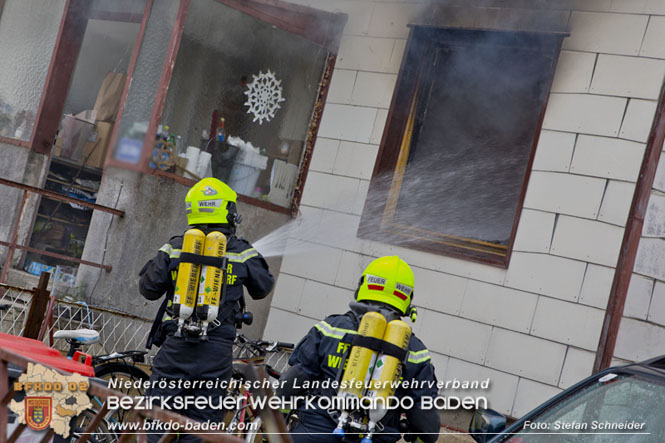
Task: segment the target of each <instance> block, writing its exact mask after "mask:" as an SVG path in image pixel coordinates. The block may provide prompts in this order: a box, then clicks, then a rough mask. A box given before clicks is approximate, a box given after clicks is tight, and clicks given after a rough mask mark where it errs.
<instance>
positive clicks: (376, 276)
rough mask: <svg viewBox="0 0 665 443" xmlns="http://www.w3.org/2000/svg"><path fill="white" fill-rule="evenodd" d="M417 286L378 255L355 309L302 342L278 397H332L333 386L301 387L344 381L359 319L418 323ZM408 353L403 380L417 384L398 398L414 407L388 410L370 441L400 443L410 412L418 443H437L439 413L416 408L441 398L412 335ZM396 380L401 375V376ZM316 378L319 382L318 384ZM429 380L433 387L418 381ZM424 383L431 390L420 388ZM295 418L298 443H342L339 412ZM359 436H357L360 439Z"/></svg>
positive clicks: (399, 263) (397, 263) (408, 273)
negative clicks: (376, 315)
mask: <svg viewBox="0 0 665 443" xmlns="http://www.w3.org/2000/svg"><path fill="white" fill-rule="evenodd" d="M413 286H414V277H413V271H412V270H411V268H410V267H409V265H408V264H406V262H404V261H403V260H402V259H400V258H399V257H397V256H391V257H380V258H377V259H376V260H374V261H373V262H372V263H370V264H369V266H367V268H366V269H365V271H364V272H363V274H362V277H361V278H360V282H359V284H358V289H357V290H356V292H355V300H354V301H352V302H351V303H350V305H349V306H350V308H351V309H350V310H349V311H348V312H347V313H346V314H342V315H331V316H328V317H326V318H325V319H324V320H323V321H321V322H319V323H318V324H316V325H315V326H314V327H313V328H311V329H310V330H309V332H308V333H307V335H306V336H305V337H304V338H303V339H302V340H301V341H300V342H299V343H298V345H297V346H296V348H295V350H294V352H293V354H292V356H291V358H290V359H289V365H290V368H289V369H288V370H287V371H286V372H285V373H284V374H283V375H282V377H281V378H280V381H282V383H283V384H282V386H281V388H280V389H278V390H277V394H278V395H280V396H283V397H285V398H289V397H293V396H301V395H305V394H307V395H315V396H328V397H333V396H336V395H338V392H337V389H334V388H332V387H331V388H317V389H314V390H313V391H312V390H310V391H309V392H305V391H304V390H303V389H302V386H303V385H313V386H327V383H324V382H325V381H330V380H340V377H339V376H340V374H341V373H342V372H343V371H344V368H343V365H344V360H345V358H348V356H349V348H350V347H351V343H352V340H353V338H354V336H356V335H357V334H358V333H357V331H358V326H359V324H360V322H361V318H362V317H363V316H364V315H365V314H366V313H368V312H378V313H380V314H382V316H383V317H385V319H386V320H387V321H388V322H390V321H391V320H396V319H399V318H400V317H403V316H411V318H412V320H415V308H413V307H412V306H411V301H412V299H413ZM384 324H385V323H384ZM406 351H407V352H406V354H405V355H406V357H405V360H406V361H405V363H404V364H403V365H402V368H401V371H402V372H401V377H402V380H403V381H417V382H418V387H417V388H409V389H405V388H403V387H401V384H400V387H399V388H398V389H397V391H396V392H395V393H394V395H395V396H397V397H399V398H403V397H404V396H410V397H411V398H412V399H413V400H414V403H415V406H414V408H412V409H409V410H405V411H402V410H399V409H397V410H392V411H389V412H388V413H387V414H386V415H385V416H384V417H383V418H382V419H381V423H382V424H383V426H384V428H383V431H381V432H378V433H376V434H375V435H374V436H373V437H372V438H373V440H372V441H376V442H395V441H398V440H399V439H400V435H399V433H400V426H399V422H400V415H401V413H405V414H406V417H407V420H408V426H409V432H410V433H413V434H415V435H416V436H417V438H419V439H420V441H424V442H434V441H436V440H437V438H438V432H439V428H440V418H439V414H438V411H437V410H435V409H427V410H421V409H419V408H418V405H419V404H420V401H419V399H420V398H421V397H424V396H436V394H437V390H436V376H435V373H434V366H433V365H432V363H431V359H430V356H429V352H428V350H427V348H426V347H425V345H424V344H423V343H422V342H421V341H420V340H419V339H418V338H416V337H415V336H414V335H411V336H410V339H408V347H407V349H406ZM397 376H398V377H399V374H397ZM316 380H318V381H320V383H315V382H314V381H316ZM428 381H431V382H433V383H432V384H429V383H420V382H428ZM410 384H411V385H414V383H410ZM423 384H424V385H425V386H427V387H422V385H423ZM404 385H406V384H404ZM430 386H431V387H430ZM340 389H341V388H340ZM314 404H318V402H314ZM297 415H298V418H299V421H298V424H297V425H296V426H295V427H294V428H293V429H292V431H291V432H292V434H293V435H292V437H293V441H294V442H296V443H299V442H340V441H341V437H340V433H339V432H336V431H338V430H339V423H340V419H339V417H340V411H327V410H322V409H318V408H315V409H305V408H304V407H300V409H298V411H297ZM336 427H337V429H336ZM334 434H337V435H334ZM353 438H354V437H353V436H352V435H349V433H347V434H346V436H345V441H353ZM358 438H359V436H358V435H357V434H356V439H358Z"/></svg>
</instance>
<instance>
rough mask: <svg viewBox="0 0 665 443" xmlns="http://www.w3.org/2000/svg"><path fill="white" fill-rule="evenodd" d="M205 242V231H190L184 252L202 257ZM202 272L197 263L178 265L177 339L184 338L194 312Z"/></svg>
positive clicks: (183, 244) (175, 295)
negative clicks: (184, 330)
mask: <svg viewBox="0 0 665 443" xmlns="http://www.w3.org/2000/svg"><path fill="white" fill-rule="evenodd" d="M204 241H205V234H204V233H203V231H201V230H199V229H189V230H188V231H187V232H185V236H184V237H183V239H182V252H189V253H191V254H199V255H200V254H201V251H202V250H203V242H204ZM200 270H201V265H197V264H195V263H180V264H179V265H178V277H177V278H176V284H175V291H174V293H173V316H174V318H177V319H178V330H177V331H176V333H175V336H176V337H182V327H183V325H184V324H185V320H187V319H189V317H191V315H192V313H193V312H194V307H195V306H196V292H197V289H198V282H199V272H200Z"/></svg>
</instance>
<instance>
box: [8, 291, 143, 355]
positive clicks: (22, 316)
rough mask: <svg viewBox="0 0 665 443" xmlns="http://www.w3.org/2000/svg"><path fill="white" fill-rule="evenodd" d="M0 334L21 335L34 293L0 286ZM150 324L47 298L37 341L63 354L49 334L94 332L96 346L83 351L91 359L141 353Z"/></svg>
mask: <svg viewBox="0 0 665 443" xmlns="http://www.w3.org/2000/svg"><path fill="white" fill-rule="evenodd" d="M0 293H1V295H0V306H3V305H4V307H5V309H2V310H0V332H4V333H6V334H13V335H22V334H23V331H24V330H25V327H26V321H27V318H28V311H29V308H30V304H31V301H32V300H33V299H34V293H35V290H32V289H25V288H20V287H17V286H11V285H6V284H3V283H0ZM151 325H152V320H149V319H146V318H142V317H138V316H135V315H131V314H127V313H124V312H121V311H117V310H113V309H108V308H101V307H96V306H90V305H88V304H86V303H83V302H79V303H72V302H67V301H63V300H58V299H56V298H55V297H53V296H51V297H50V300H49V304H48V307H47V309H46V315H45V321H44V324H43V325H42V327H41V332H40V337H39V338H40V339H41V340H43V341H45V342H47V343H48V344H49V345H50V346H53V347H55V348H56V349H59V350H61V351H66V350H67V347H68V344H67V343H66V342H53V338H52V337H53V333H54V332H55V331H59V330H62V329H94V330H96V331H97V332H99V338H100V339H99V342H98V343H95V344H92V345H89V346H88V347H87V348H86V349H85V351H86V352H87V353H89V354H92V355H99V354H109V353H111V352H114V351H125V350H142V349H144V347H145V343H146V339H147V337H148V333H149V332H150V327H151Z"/></svg>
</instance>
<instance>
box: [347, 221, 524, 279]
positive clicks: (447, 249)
mask: <svg viewBox="0 0 665 443" xmlns="http://www.w3.org/2000/svg"><path fill="white" fill-rule="evenodd" d="M358 237H359V238H364V239H367V240H373V241H378V242H381V243H386V244H390V245H395V246H400V247H404V248H408V249H414V250H418V251H423V252H429V253H432V254H437V255H444V256H448V257H452V258H457V259H460V260H466V261H472V262H476V263H481V264H485V265H491V266H496V267H499V268H504V269H505V268H507V267H508V263H509V261H510V254H511V251H512V247H508V248H507V250H503V251H499V250H498V248H497V250H489V249H490V248H487V250H482V249H481V248H478V247H477V246H476V245H472V244H471V245H468V246H467V245H455V244H454V242H453V241H441V240H432V239H428V238H424V237H422V236H420V235H418V236H416V235H409V233H408V232H398V231H396V230H393V229H382V228H381V227H380V226H379V224H374V223H365V224H364V223H363V221H362V220H361V223H360V228H359V229H358Z"/></svg>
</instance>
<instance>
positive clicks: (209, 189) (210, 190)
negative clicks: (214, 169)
mask: <svg viewBox="0 0 665 443" xmlns="http://www.w3.org/2000/svg"><path fill="white" fill-rule="evenodd" d="M203 195H217V191H215V189H214V188H213V187H212V186H206V187H205V188H203Z"/></svg>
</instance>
